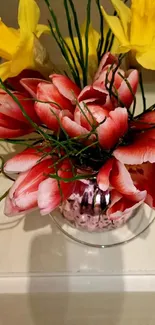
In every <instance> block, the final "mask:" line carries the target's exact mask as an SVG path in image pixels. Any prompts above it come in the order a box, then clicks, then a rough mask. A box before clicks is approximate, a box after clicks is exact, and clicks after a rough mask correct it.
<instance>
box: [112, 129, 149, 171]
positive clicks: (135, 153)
mask: <svg viewBox="0 0 155 325" xmlns="http://www.w3.org/2000/svg"><path fill="white" fill-rule="evenodd" d="M153 136H154V138H153ZM113 156H114V157H115V158H117V159H118V160H119V161H121V162H122V163H124V164H129V165H136V164H142V163H144V162H148V161H149V162H151V163H154V162H155V131H154V130H152V131H146V132H145V133H143V135H141V136H140V137H137V139H136V140H134V142H133V143H132V144H129V145H127V146H122V147H119V148H117V149H116V150H115V151H114V152H113Z"/></svg>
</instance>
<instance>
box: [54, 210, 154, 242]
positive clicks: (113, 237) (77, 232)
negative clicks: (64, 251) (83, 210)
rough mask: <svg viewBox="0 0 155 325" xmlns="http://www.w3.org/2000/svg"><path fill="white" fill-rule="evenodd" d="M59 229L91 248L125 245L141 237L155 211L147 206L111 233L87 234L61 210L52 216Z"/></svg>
mask: <svg viewBox="0 0 155 325" xmlns="http://www.w3.org/2000/svg"><path fill="white" fill-rule="evenodd" d="M50 216H51V218H52V220H53V222H54V223H55V224H56V226H57V227H58V229H59V230H60V231H61V232H62V233H63V234H64V235H66V236H67V237H68V238H70V239H71V240H73V241H75V242H77V243H80V244H83V245H85V246H89V247H96V248H108V247H113V246H118V245H123V244H126V243H128V242H130V241H131V240H133V239H135V238H137V237H138V236H140V235H141V234H142V233H143V232H144V231H145V230H146V229H148V228H149V226H150V225H151V224H152V223H153V221H154V220H155V211H154V210H152V209H150V208H149V207H148V206H146V205H142V206H140V207H139V208H138V209H136V210H135V211H133V215H132V217H131V218H130V219H129V221H128V222H127V223H125V224H124V225H123V226H121V227H120V228H117V229H112V230H110V231H98V232H87V231H85V230H81V229H78V228H75V227H74V225H72V224H71V223H70V222H68V221H67V220H66V219H65V218H64V217H63V216H62V214H61V212H60V211H59V210H56V211H55V212H53V213H51V214H50Z"/></svg>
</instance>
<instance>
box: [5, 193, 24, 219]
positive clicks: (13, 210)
mask: <svg viewBox="0 0 155 325" xmlns="http://www.w3.org/2000/svg"><path fill="white" fill-rule="evenodd" d="M20 212H21V211H20V209H19V208H18V207H16V206H14V205H13V202H12V200H11V199H10V197H9V195H7V197H6V199H5V204H4V214H5V216H7V217H13V216H16V215H18V214H19V213H20Z"/></svg>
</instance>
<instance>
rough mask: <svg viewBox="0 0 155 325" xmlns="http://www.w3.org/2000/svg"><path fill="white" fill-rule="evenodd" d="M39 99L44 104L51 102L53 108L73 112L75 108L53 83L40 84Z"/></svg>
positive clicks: (38, 89)
mask: <svg viewBox="0 0 155 325" xmlns="http://www.w3.org/2000/svg"><path fill="white" fill-rule="evenodd" d="M37 99H38V100H40V101H43V102H50V103H49V104H50V105H51V107H54V108H56V109H65V110H70V111H71V112H73V110H74V107H73V105H72V103H71V101H70V100H68V99H67V98H66V97H64V96H63V95H62V94H61V93H60V92H59V91H58V89H57V87H56V86H55V85H54V84H52V83H45V82H41V83H39V85H38V87H37Z"/></svg>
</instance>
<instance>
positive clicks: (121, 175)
mask: <svg viewBox="0 0 155 325" xmlns="http://www.w3.org/2000/svg"><path fill="white" fill-rule="evenodd" d="M110 184H111V185H112V187H113V188H115V189H116V190H117V191H118V192H119V193H121V194H123V195H124V196H126V197H128V199H130V200H131V201H136V202H138V201H141V200H143V198H144V196H146V192H145V191H142V192H141V191H139V190H138V189H137V188H136V187H135V186H134V183H133V180H132V178H131V176H130V174H129V172H128V170H127V168H126V167H125V166H124V164H122V163H121V162H119V161H117V160H115V162H114V163H113V168H112V171H111V173H110Z"/></svg>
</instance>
